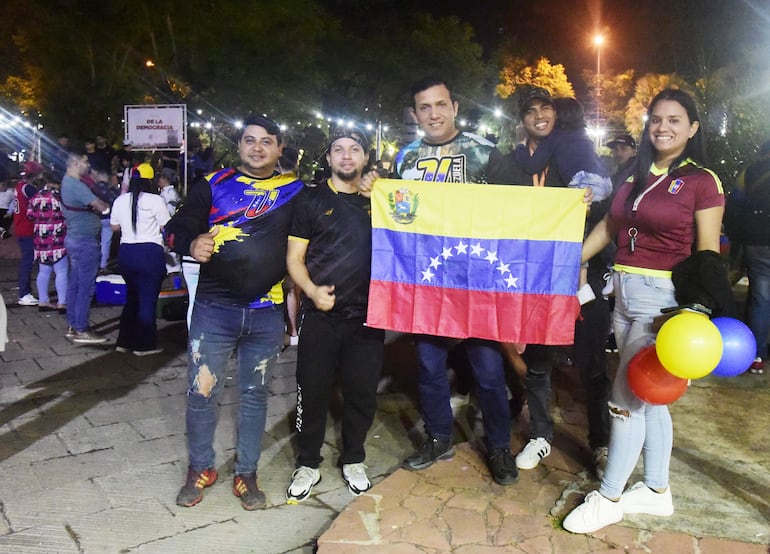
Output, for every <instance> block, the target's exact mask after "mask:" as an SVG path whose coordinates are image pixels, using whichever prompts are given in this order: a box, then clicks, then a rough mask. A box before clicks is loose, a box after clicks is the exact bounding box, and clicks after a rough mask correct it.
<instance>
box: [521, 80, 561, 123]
mask: <svg viewBox="0 0 770 554" xmlns="http://www.w3.org/2000/svg"><path fill="white" fill-rule="evenodd" d="M532 100H542V101H543V102H545V103H546V104H550V105H551V106H553V96H551V93H550V92H548V91H547V90H545V89H544V88H543V87H537V86H535V85H526V86H524V87H522V88H521V89H520V90H519V117H521V118H523V117H524V112H525V111H526V109H527V106H528V105H529V103H530V102H532Z"/></svg>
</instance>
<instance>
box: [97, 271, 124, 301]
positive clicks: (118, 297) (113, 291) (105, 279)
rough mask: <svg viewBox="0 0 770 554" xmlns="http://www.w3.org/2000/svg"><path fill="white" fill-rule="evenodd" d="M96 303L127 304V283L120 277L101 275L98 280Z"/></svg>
mask: <svg viewBox="0 0 770 554" xmlns="http://www.w3.org/2000/svg"><path fill="white" fill-rule="evenodd" d="M96 301H97V302H98V303H99V304H113V305H122V304H125V303H126V282H125V281H124V280H123V277H122V276H120V275H99V276H98V277H97V278H96Z"/></svg>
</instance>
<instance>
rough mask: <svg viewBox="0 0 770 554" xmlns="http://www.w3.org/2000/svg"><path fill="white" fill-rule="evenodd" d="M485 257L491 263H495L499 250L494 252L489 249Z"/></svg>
mask: <svg viewBox="0 0 770 554" xmlns="http://www.w3.org/2000/svg"><path fill="white" fill-rule="evenodd" d="M484 259H485V260H487V261H488V262H489V263H491V264H493V263H495V262H496V261H497V252H492V251H491V250H487V256H486V257H485V258H484Z"/></svg>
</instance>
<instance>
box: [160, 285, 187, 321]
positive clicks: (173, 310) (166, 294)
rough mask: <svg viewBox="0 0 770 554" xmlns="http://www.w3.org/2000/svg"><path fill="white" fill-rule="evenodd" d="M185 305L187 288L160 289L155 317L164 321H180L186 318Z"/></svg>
mask: <svg viewBox="0 0 770 554" xmlns="http://www.w3.org/2000/svg"><path fill="white" fill-rule="evenodd" d="M187 305H188V299H187V289H164V290H161V291H160V294H159V295H158V307H157V308H156V310H155V317H157V318H158V319H165V320H166V321H181V320H182V319H186V318H187Z"/></svg>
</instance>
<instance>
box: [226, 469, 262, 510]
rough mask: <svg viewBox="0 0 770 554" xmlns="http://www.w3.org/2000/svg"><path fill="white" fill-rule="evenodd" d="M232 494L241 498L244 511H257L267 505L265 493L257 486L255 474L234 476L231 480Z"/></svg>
mask: <svg viewBox="0 0 770 554" xmlns="http://www.w3.org/2000/svg"><path fill="white" fill-rule="evenodd" d="M233 494H234V495H235V496H239V497H240V498H241V506H243V509H244V510H249V511H251V510H259V509H262V508H264V507H265V506H266V505H267V501H266V499H265V493H263V492H262V491H261V490H259V487H258V486H257V474H256V473H249V474H243V475H236V476H235V479H233Z"/></svg>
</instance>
